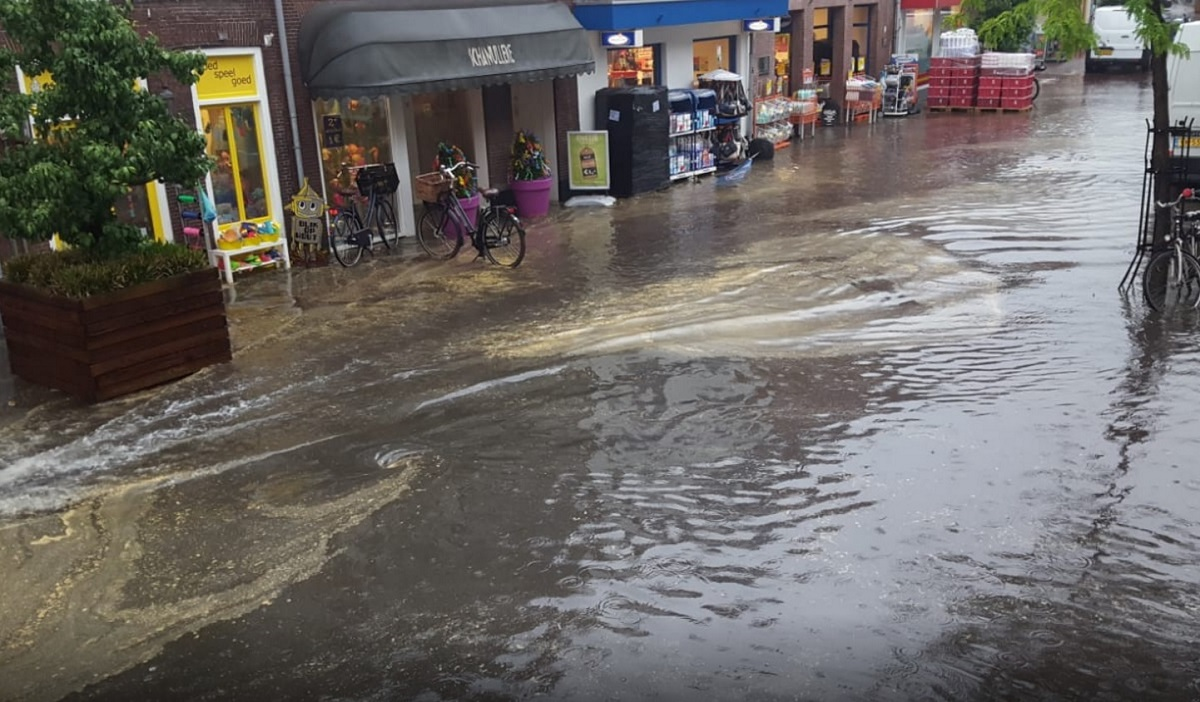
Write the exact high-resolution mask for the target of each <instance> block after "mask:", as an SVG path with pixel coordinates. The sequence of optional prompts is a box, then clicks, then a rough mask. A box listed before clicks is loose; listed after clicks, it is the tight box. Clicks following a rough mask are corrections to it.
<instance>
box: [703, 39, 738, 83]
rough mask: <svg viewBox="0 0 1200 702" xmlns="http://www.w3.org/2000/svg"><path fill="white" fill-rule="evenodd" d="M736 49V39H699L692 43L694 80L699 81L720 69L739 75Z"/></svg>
mask: <svg viewBox="0 0 1200 702" xmlns="http://www.w3.org/2000/svg"><path fill="white" fill-rule="evenodd" d="M736 49H737V38H736V37H717V38H715V39H697V40H696V41H694V42H692V73H693V74H694V75H693V79H695V80H699V78H700V76H702V75H704V74H705V73H708V72H710V71H715V70H718V69H725V70H726V71H732V72H734V73H737V61H736V60H735V57H736V54H735V53H734V51H735V50H736Z"/></svg>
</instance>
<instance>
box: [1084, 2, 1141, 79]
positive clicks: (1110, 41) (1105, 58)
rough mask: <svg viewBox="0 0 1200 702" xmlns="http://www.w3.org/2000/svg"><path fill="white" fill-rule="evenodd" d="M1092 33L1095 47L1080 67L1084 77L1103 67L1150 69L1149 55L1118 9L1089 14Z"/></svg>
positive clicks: (1134, 24)
mask: <svg viewBox="0 0 1200 702" xmlns="http://www.w3.org/2000/svg"><path fill="white" fill-rule="evenodd" d="M1092 31H1094V32H1095V33H1096V46H1095V48H1093V49H1092V50H1091V51H1089V52H1088V55H1087V60H1086V62H1085V63H1084V70H1085V71H1086V72H1087V73H1094V72H1095V71H1097V70H1099V69H1101V68H1104V67H1105V66H1119V65H1126V66H1136V67H1138V68H1140V69H1142V70H1143V71H1145V70H1147V69H1149V68H1150V52H1148V51H1146V47H1145V46H1143V45H1142V40H1141V39H1138V36H1137V22H1136V21H1134V19H1133V17H1131V16H1130V15H1129V13H1128V12H1126V11H1125V8H1124V7H1122V6H1120V5H1110V6H1105V7H1097V8H1095V9H1093V10H1092Z"/></svg>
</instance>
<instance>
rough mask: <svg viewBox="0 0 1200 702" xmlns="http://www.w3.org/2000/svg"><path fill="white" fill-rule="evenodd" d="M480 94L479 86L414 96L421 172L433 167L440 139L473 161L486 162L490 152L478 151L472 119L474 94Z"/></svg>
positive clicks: (415, 130)
mask: <svg viewBox="0 0 1200 702" xmlns="http://www.w3.org/2000/svg"><path fill="white" fill-rule="evenodd" d="M477 95H478V91H477V90H475V91H468V90H455V91H454V92H447V93H423V94H420V95H414V96H413V98H412V110H413V124H414V127H415V129H414V130H413V131H414V137H413V138H414V140H415V141H416V144H415V146H416V152H417V163H418V164H419V167H420V168H421V169H423V170H421V171H418V172H421V173H424V172H427V171H432V170H433V160H434V158H435V157H436V156H437V145H438V142H446V143H447V144H450V145H452V146H458V147H459V148H461V149H462V150H463V153H464V154H466V156H467V159H468V160H470V161H473V162H475V163H486V161H487V154H481V153H476V149H475V132H474V128H473V126H472V121H471V112H472V104H471V103H472V98H473V97H475V96H477ZM410 143H412V142H410Z"/></svg>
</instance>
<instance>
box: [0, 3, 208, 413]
mask: <svg viewBox="0 0 1200 702" xmlns="http://www.w3.org/2000/svg"><path fill="white" fill-rule="evenodd" d="M128 7H129V6H128V5H124V4H118V3H109V2H94V1H93V0H56V2H52V3H48V2H45V1H44V0H9V1H8V2H4V3H0V26H3V27H4V28H5V31H6V32H7V35H8V38H9V40H10V41H9V42H8V43H6V44H4V45H0V67H3V68H4V70H8V71H9V72H10V73H12V72H13V69H14V67H17V66H20V67H21V68H23V69H24V70H25V74H26V75H27V76H33V77H34V78H33V80H31V81H30V82H29V83H28V85H29V88H30V89H29V90H27V91H26V92H25V93H22V92H20V91H3V92H0V134H4V135H7V136H8V138H7V139H6V140H5V142H4V144H3V147H0V222H3V223H4V233H5V234H6V235H7V236H9V237H11V238H14V239H24V240H27V241H40V242H44V241H48V240H50V239H52V238H53V237H55V235H57V238H58V241H59V242H60V243H61V244H63V245H65V248H66V249H67V250H66V251H61V252H46V253H40V254H35V255H32V256H26V257H22V258H17V259H13V260H11V261H9V262H7V263H6V264H5V266H4V280H3V281H0V316H2V317H3V319H4V322H5V327H6V331H7V333H6V338H5V340H6V343H7V345H8V351H9V362H10V365H11V366H12V369H13V373H14V375H17V376H19V377H22V378H24V379H26V380H29V381H31V382H34V383H36V384H40V385H48V386H50V387H55V388H58V389H61V390H64V391H67V392H69V393H71V394H74V395H75V396H76V397H79V398H81V399H84V400H88V401H96V400H101V399H107V398H109V397H116V396H118V395H122V394H126V393H129V392H133V391H135V390H140V389H142V388H145V387H149V386H150V385H155V384H158V383H162V382H165V381H168V380H173V379H175V378H179V377H182V376H184V375H188V374H190V373H193V372H195V371H196V370H199V369H200V368H201V367H203V366H204V365H210V364H212V363H217V362H221V361H227V360H229V359H230V348H229V337H228V331H227V329H226V326H225V323H224V316H225V308H224V302H223V300H222V297H221V295H220V283H219V280H218V277H217V274H216V271H214V270H213V268H212V265H211V264H210V262H209V260H208V257H207V255H206V254H205V253H204V252H203V251H194V250H190V249H188V248H186V247H183V246H176V245H165V244H154V243H153V242H148V241H147V240H146V239H145V237H144V236H143V234H142V233H141V231H140V230H138V229H136V228H135V227H133V226H131V225H129V224H125V223H122V222H121V221H120V219H119V218H118V215H117V209H116V206H115V205H116V203H117V202H118V201H121V200H123V199H124V198H126V197H128V195H129V193H130V192H132V191H135V190H137V189H140V188H145V187H146V184H147V183H154V182H155V181H161V182H166V183H195V182H197V181H198V180H200V179H201V178H202V177H203V176H204V175H205V174H206V173H208V171H209V169H210V167H211V165H212V164H211V160H210V159H209V157H208V155H207V153H206V148H205V147H206V142H205V137H204V135H203V134H200V133H198V132H197V131H196V129H195V127H194V126H192V125H191V124H189V123H188V122H185V121H183V120H182V119H180V118H179V117H177V116H176V115H174V114H172V112H171V108H170V106H169V105H168V104H167V100H166V99H164V98H163V97H160V96H159V95H156V94H155V93H154V91H153V90H142V89H140V88H138V87H136V86H138V85H139V81H140V80H141V79H143V78H146V77H152V79H158V80H161V79H163V78H165V77H166V76H170V77H171V78H173V79H174V81H175V85H176V86H183V87H184V90H185V91H186V89H187V86H190V85H193V84H194V83H195V82H196V81H197V79H198V77H199V74H200V73H201V72H203V71H204V68H205V65H206V61H207V59H206V57H205V56H204V55H203V54H200V53H196V52H178V51H169V50H165V49H163V48H162V47H161V46H159V45H158V42H157V40H156V39H154V38H153V37H143V36H141V35H139V33H138V30H137V28H136V27H135V26H134V25H133V23H132V22H131V21H130V20H129V18H128V16H127V12H128ZM97 36H103V37H105V40H104V41H103V42H100V43H97V41H96V37H97ZM35 83H36V85H35ZM176 89H177V90H178V87H177V88H176ZM31 118H32V120H31ZM31 122H32V126H33V129H32V134H31V135H29V136H28V137H26V136H23V135H25V134H26V129H27V128H28V125H29V124H30V123H31ZM60 248H63V247H60ZM184 298H187V300H188V301H189V302H191V303H192V306H191V307H189V306H187V305H183V304H177V303H179V302H180V301H182V300H183V299H184ZM201 299H203V300H204V301H205V304H207V305H210V307H211V310H210V309H209V307H204V306H202V305H200V304H199V301H200V300H201ZM172 315H176V316H172ZM179 315H186V316H187V317H188V319H190V320H192V321H187V320H183V321H181V322H180V323H179V324H178V325H175V324H173V320H175V319H177V316H179ZM99 320H106V321H104V322H100V321H99ZM122 320H136V321H129V322H127V323H126V322H125V321H122ZM197 320H199V321H197ZM156 330H157V331H156ZM164 330H165V331H164ZM97 349H100V350H97ZM104 349H107V351H105V350H104ZM122 349H128V350H127V351H125V352H120V353H119V351H121V350H122ZM184 351H186V352H187V353H183V352H184ZM159 352H161V354H162V355H158V354H159ZM102 353H103V354H105V355H104V356H103V357H100V356H98V355H97V354H102Z"/></svg>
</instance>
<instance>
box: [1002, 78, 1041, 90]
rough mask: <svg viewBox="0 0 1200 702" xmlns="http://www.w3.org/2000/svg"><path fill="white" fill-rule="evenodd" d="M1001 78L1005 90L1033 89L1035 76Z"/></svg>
mask: <svg viewBox="0 0 1200 702" xmlns="http://www.w3.org/2000/svg"><path fill="white" fill-rule="evenodd" d="M1000 80H1001V81H1003V83H1002V86H1003V87H1004V89H1005V90H1017V89H1020V90H1033V76H1021V77H1019V78H1017V77H1013V78H1009V77H1005V78H1001V79H1000Z"/></svg>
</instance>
